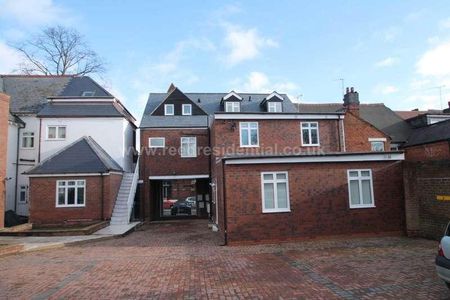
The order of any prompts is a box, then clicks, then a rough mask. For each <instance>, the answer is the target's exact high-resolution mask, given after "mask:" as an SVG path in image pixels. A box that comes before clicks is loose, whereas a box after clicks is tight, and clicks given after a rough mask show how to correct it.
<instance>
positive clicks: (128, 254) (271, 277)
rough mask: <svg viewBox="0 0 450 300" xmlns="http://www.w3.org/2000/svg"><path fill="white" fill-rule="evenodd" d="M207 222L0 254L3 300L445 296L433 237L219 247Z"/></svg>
mask: <svg viewBox="0 0 450 300" xmlns="http://www.w3.org/2000/svg"><path fill="white" fill-rule="evenodd" d="M220 244H221V240H220V239H219V236H218V235H217V233H214V232H212V231H210V230H209V229H208V228H207V222H206V221H204V220H188V221H172V222H166V223H156V224H149V225H145V226H143V227H141V228H139V230H138V231H136V232H133V233H131V234H130V235H128V236H126V237H124V238H118V239H113V240H107V241H99V242H93V243H89V244H84V245H75V246H70V247H65V248H60V249H53V250H46V251H40V252H33V253H26V254H19V255H12V256H6V257H2V258H0V278H1V279H0V299H30V298H31V299H62V298H64V299H87V298H89V299H92V298H96V299H112V298H119V299H144V298H145V299H246V298H249V299H369V298H370V299H449V298H450V291H449V290H448V289H447V287H446V286H445V285H444V283H443V282H441V281H440V280H439V279H438V277H437V275H436V273H435V267H434V257H435V254H436V250H437V242H436V241H431V240H425V239H410V238H406V237H376V238H339V239H323V240H308V241H303V242H296V243H281V244H270V245H246V246H232V247H230V246H225V247H224V246H221V245H220Z"/></svg>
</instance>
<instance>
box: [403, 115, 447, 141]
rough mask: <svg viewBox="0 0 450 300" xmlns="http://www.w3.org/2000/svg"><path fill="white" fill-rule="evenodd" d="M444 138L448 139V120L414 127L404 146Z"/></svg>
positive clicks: (442, 139) (443, 139)
mask: <svg viewBox="0 0 450 300" xmlns="http://www.w3.org/2000/svg"><path fill="white" fill-rule="evenodd" d="M445 140H449V141H450V120H447V121H442V122H438V123H435V124H432V125H428V126H425V127H421V128H417V129H414V130H413V131H412V134H411V136H410V137H409V139H408V142H407V143H406V145H405V147H410V146H416V145H422V144H429V143H434V142H439V141H445Z"/></svg>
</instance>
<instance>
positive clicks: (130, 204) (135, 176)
mask: <svg viewBox="0 0 450 300" xmlns="http://www.w3.org/2000/svg"><path fill="white" fill-rule="evenodd" d="M138 180H139V157H138V159H137V162H136V167H135V168H134V173H133V180H132V181H131V189H130V193H129V194H128V200H127V215H128V219H127V220H128V222H129V221H130V219H131V213H132V212H133V205H134V197H135V196H136V188H137V184H138Z"/></svg>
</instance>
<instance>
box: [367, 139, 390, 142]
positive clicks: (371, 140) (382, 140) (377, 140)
mask: <svg viewBox="0 0 450 300" xmlns="http://www.w3.org/2000/svg"><path fill="white" fill-rule="evenodd" d="M386 141H387V139H386V138H369V142H386Z"/></svg>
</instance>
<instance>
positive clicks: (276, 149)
mask: <svg viewBox="0 0 450 300" xmlns="http://www.w3.org/2000/svg"><path fill="white" fill-rule="evenodd" d="M308 121H309V120H308ZM240 122H258V129H259V147H252V148H245V147H244V148H241V147H240V135H239V123H240ZM311 122H319V138H320V147H303V146H302V144H301V132H300V123H301V121H300V120H215V121H214V123H213V129H212V132H214V135H212V140H213V143H212V144H213V146H215V147H217V149H220V150H217V151H218V153H216V154H217V156H223V154H224V153H225V154H233V153H237V152H238V151H239V152H241V153H266V154H276V153H283V152H284V148H286V147H290V148H293V147H294V148H297V149H298V150H301V152H302V153H303V152H308V151H316V150H322V151H324V152H336V151H339V128H338V122H337V121H336V120H316V121H315V120H311Z"/></svg>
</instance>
